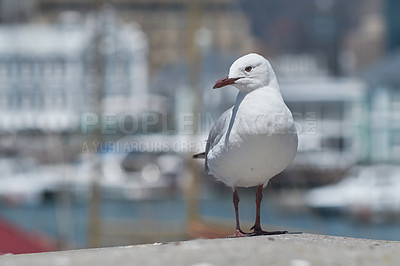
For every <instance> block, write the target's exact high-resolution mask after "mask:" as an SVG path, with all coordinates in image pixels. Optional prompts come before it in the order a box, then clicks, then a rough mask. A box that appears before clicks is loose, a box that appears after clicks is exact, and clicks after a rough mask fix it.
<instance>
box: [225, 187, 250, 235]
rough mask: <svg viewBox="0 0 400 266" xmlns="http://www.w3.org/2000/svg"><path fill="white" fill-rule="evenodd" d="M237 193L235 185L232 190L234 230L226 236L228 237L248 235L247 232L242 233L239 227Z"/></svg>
mask: <svg viewBox="0 0 400 266" xmlns="http://www.w3.org/2000/svg"><path fill="white" fill-rule="evenodd" d="M239 201H240V199H239V195H238V192H237V187H236V186H235V188H234V190H233V206H234V207H235V215H236V231H235V233H234V234H233V235H231V236H228V237H244V236H248V234H246V233H244V232H243V231H242V229H240V223H239Z"/></svg>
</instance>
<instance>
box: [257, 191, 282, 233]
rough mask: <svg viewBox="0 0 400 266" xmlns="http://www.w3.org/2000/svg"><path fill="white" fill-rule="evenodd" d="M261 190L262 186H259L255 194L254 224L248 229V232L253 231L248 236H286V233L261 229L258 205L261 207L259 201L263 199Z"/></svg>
mask: <svg viewBox="0 0 400 266" xmlns="http://www.w3.org/2000/svg"><path fill="white" fill-rule="evenodd" d="M262 190H263V185H259V186H258V188H257V192H256V222H255V223H254V225H253V227H252V228H250V230H252V229H254V232H253V233H251V234H250V235H252V236H257V235H280V234H286V233H287V231H273V232H268V231H263V230H262V229H261V223H260V205H261V201H262V198H263V195H262Z"/></svg>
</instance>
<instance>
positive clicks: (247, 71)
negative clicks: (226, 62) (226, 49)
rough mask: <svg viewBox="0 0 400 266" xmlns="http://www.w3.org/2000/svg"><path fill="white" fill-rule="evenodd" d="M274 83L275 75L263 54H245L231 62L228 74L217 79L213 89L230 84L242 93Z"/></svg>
mask: <svg viewBox="0 0 400 266" xmlns="http://www.w3.org/2000/svg"><path fill="white" fill-rule="evenodd" d="M272 82H274V83H276V76H275V73H274V70H273V69H272V67H271V65H270V63H269V62H268V60H267V59H265V58H264V57H263V56H261V55H259V54H255V53H251V54H247V55H245V56H242V57H240V58H239V59H237V60H236V61H235V62H233V64H232V66H231V68H230V69H229V75H228V76H227V77H225V78H223V79H220V80H218V81H217V82H216V83H215V85H214V87H213V88H214V89H216V88H221V87H224V86H226V85H232V86H234V87H236V88H237V89H238V90H240V91H241V92H244V93H249V92H251V91H254V90H256V89H258V88H261V87H265V86H269V85H271V83H272Z"/></svg>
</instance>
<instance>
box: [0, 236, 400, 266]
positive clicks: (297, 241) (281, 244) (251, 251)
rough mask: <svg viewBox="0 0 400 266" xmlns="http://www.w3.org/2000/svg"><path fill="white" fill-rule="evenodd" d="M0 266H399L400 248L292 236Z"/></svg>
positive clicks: (65, 254)
mask: <svg viewBox="0 0 400 266" xmlns="http://www.w3.org/2000/svg"><path fill="white" fill-rule="evenodd" d="M0 265H2V266H7V265H12V266H14V265H30V266H34V265H40V266H44V265H52V266H64V265H96V266H101V265H104V266H110V265H119V266H122V265H163V266H165V265H196V266H210V265H230V266H231V265H288V266H308V265H346V266H347V265H374V266H376V265H400V242H391V241H378V240H368V239H355V238H346V237H333V236H324V235H313V234H289V235H279V236H259V237H248V238H236V239H214V240H206V239H199V240H192V241H183V242H172V243H165V244H161V243H156V244H149V245H137V246H126V247H113V248H101V249H87V250H73V251H61V252H51V253H41V254H29V255H28V254H27V255H5V256H0Z"/></svg>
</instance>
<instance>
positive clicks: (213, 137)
mask: <svg viewBox="0 0 400 266" xmlns="http://www.w3.org/2000/svg"><path fill="white" fill-rule="evenodd" d="M232 108H233V107H232ZM232 108H229V109H228V110H226V111H225V112H224V113H223V114H222V115H221V116H220V117H219V118H218V119H217V121H216V122H215V123H214V125H213V127H212V128H211V130H210V133H209V134H208V139H207V143H206V151H205V153H206V162H205V163H206V169H207V170H208V164H207V155H208V152H209V151H210V150H211V149H212V148H213V147H214V146H215V145H217V143H218V142H219V141H220V140H221V138H222V137H223V136H224V134H225V132H226V131H227V129H228V126H229V121H230V120H231V116H232Z"/></svg>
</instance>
